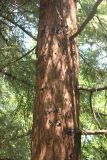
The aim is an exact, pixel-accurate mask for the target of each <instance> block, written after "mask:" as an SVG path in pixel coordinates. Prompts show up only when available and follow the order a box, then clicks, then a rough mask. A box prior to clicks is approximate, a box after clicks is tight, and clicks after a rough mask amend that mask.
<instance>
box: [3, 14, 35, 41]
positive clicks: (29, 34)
mask: <svg viewBox="0 0 107 160" xmlns="http://www.w3.org/2000/svg"><path fill="white" fill-rule="evenodd" d="M0 16H1V17H2V18H3V19H5V20H7V21H8V22H10V23H12V24H13V25H15V26H17V27H19V28H20V29H21V30H22V31H23V32H24V33H26V34H27V35H28V36H30V37H31V38H33V39H34V40H36V38H35V37H34V36H33V35H32V34H31V33H30V32H29V31H27V30H26V29H25V28H24V27H22V26H21V25H19V24H18V23H17V22H15V21H14V20H12V19H10V18H9V17H7V16H5V15H3V14H2V13H1V12H0Z"/></svg>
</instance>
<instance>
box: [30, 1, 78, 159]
mask: <svg viewBox="0 0 107 160" xmlns="http://www.w3.org/2000/svg"><path fill="white" fill-rule="evenodd" d="M75 32H76V1H75V0H40V15H39V31H38V43H37V61H36V102H35V108H34V119H33V135H32V160H79V159H80V135H79V132H78V129H79V105H78V90H77V81H78V50H77V39H76V38H75V39H74V40H73V41H72V42H70V40H69V37H70V36H71V35H72V34H73V33H75Z"/></svg>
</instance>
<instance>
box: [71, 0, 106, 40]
mask: <svg viewBox="0 0 107 160" xmlns="http://www.w3.org/2000/svg"><path fill="white" fill-rule="evenodd" d="M102 1H103V0H97V1H96V3H95V4H94V6H93V8H92V10H91V12H90V13H89V15H88V16H87V18H86V19H85V21H84V22H83V23H82V25H81V26H80V28H79V29H78V30H77V32H76V33H74V34H73V35H72V36H71V37H70V40H71V41H72V40H73V39H74V38H75V37H77V36H78V35H79V34H80V33H81V32H82V31H83V30H84V29H85V27H86V26H87V24H88V23H89V22H90V21H91V20H92V19H93V17H94V15H95V14H96V12H97V8H98V6H99V5H100V3H101V2H102Z"/></svg>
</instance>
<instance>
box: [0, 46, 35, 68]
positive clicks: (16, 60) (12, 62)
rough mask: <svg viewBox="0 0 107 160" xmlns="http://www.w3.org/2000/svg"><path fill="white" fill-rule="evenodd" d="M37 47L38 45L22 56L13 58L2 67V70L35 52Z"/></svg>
mask: <svg viewBox="0 0 107 160" xmlns="http://www.w3.org/2000/svg"><path fill="white" fill-rule="evenodd" d="M35 48H36V46H35V47H33V48H32V49H31V50H29V51H28V52H27V53H25V54H24V55H23V56H21V57H19V58H17V59H15V60H13V61H11V62H9V63H7V64H6V65H5V66H3V67H2V69H1V70H3V69H4V68H6V67H8V66H10V65H11V64H14V63H16V62H18V61H19V60H21V59H22V58H24V57H26V56H27V55H29V54H30V53H31V52H33V50H34V49H35Z"/></svg>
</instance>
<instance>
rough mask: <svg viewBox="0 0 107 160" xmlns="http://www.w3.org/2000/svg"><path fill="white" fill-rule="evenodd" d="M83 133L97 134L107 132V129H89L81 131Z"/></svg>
mask: <svg viewBox="0 0 107 160" xmlns="http://www.w3.org/2000/svg"><path fill="white" fill-rule="evenodd" d="M81 134H82V135H97V134H107V130H89V131H81Z"/></svg>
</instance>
